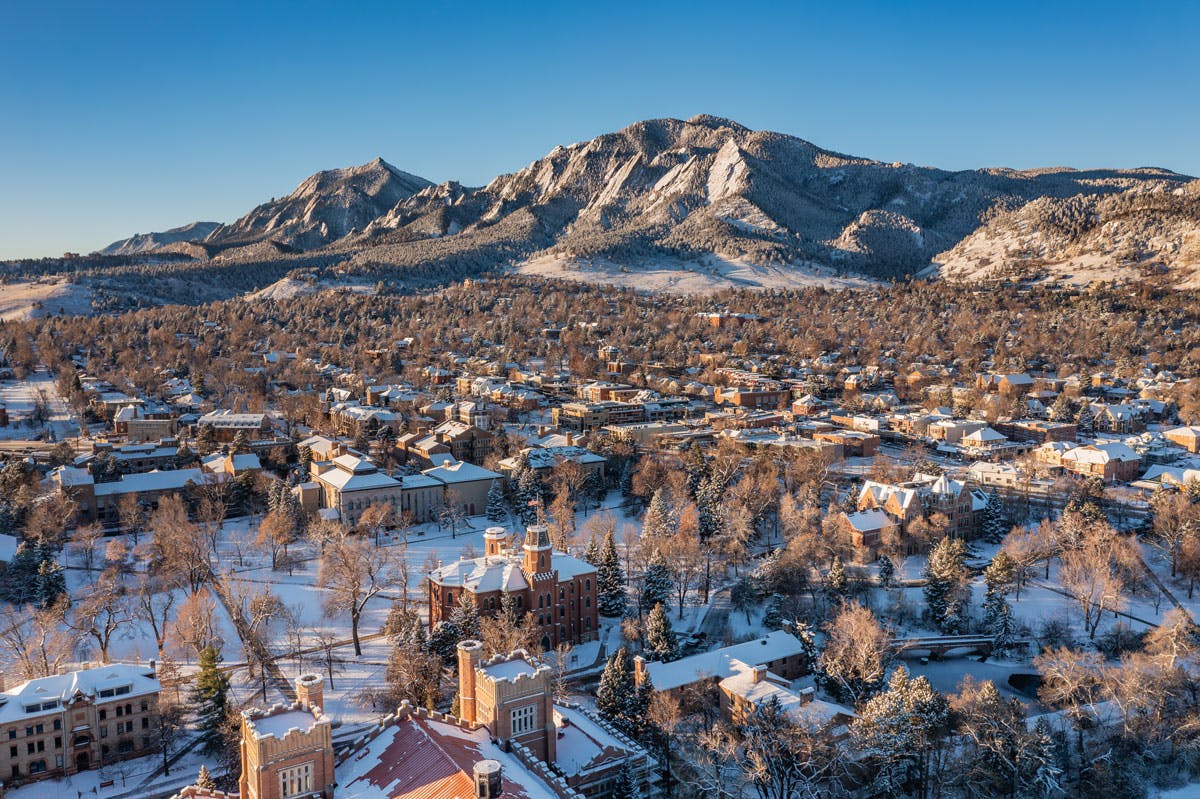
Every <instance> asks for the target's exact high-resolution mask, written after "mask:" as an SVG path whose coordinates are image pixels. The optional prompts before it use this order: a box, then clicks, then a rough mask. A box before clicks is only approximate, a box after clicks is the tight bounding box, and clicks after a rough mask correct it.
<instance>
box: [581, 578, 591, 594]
mask: <svg viewBox="0 0 1200 799" xmlns="http://www.w3.org/2000/svg"><path fill="white" fill-rule="evenodd" d="M583 590H585V591H591V590H592V578H590V577H589V578H588V579H586V580H584V581H583Z"/></svg>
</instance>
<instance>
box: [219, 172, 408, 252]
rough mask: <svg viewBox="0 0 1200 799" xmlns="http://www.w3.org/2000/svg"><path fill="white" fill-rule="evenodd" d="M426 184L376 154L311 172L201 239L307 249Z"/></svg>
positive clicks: (374, 215) (366, 221)
mask: <svg viewBox="0 0 1200 799" xmlns="http://www.w3.org/2000/svg"><path fill="white" fill-rule="evenodd" d="M429 185H431V184H430V182H429V181H428V180H425V178H422V177H417V176H416V175H410V174H409V173H407V172H403V171H401V170H399V169H397V168H396V167H394V166H392V165H391V164H389V163H387V162H386V161H384V160H383V159H382V158H376V159H375V160H374V161H371V162H370V163H367V164H363V165H362V166H354V167H348V168H345V169H329V170H326V171H323V172H318V173H316V174H315V175H312V176H311V177H309V178H308V179H307V180H305V181H304V182H303V183H301V184H300V185H299V186H298V187H297V188H296V190H295V191H293V192H292V193H291V194H289V195H288V196H286V197H283V198H281V199H278V200H275V199H273V200H271V201H270V202H266V203H263V204H262V205H260V206H258V207H257V208H255V209H254V210H253V211H251V212H250V213H248V214H246V215H245V216H243V217H242V218H241V219H239V220H237V221H236V222H233V223H231V224H229V225H222V226H220V227H218V228H217V229H216V230H213V231H212V232H211V233H210V234H209V235H208V236H207V237H206V238H205V239H204V243H205V244H211V245H219V246H222V247H225V246H232V245H245V244H251V243H253V242H258V241H266V240H271V241H274V242H276V243H278V244H282V245H285V246H287V247H294V248H297V249H301V250H311V249H315V248H317V247H321V246H323V245H325V244H328V243H330V242H333V241H336V240H338V239H340V238H342V237H343V236H345V235H346V234H348V233H351V232H353V231H356V230H362V229H363V228H365V227H366V226H367V225H368V224H370V223H371V222H372V221H373V220H374V219H375V218H377V217H378V216H380V215H381V214H383V213H386V212H387V211H388V210H389V209H390V208H392V207H393V206H395V204H396V203H397V202H400V201H401V200H403V199H405V198H407V197H411V196H412V195H413V194H415V193H416V192H418V191H420V190H421V189H424V188H425V187H427V186H429Z"/></svg>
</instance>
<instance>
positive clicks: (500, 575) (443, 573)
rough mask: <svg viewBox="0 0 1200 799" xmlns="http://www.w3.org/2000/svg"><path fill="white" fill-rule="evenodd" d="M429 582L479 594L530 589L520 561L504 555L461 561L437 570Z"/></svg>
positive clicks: (430, 576) (431, 575)
mask: <svg viewBox="0 0 1200 799" xmlns="http://www.w3.org/2000/svg"><path fill="white" fill-rule="evenodd" d="M429 578H430V579H431V580H433V582H435V583H437V584H439V585H446V586H462V587H463V588H466V589H467V590H469V591H471V592H472V593H477V594H481V593H488V592H490V591H523V590H525V589H526V588H527V587H528V585H529V584H528V583H527V582H526V581H525V575H524V573H522V571H521V563H520V561H519V560H516V559H513V558H508V557H505V556H502V555H491V556H488V557H483V558H472V559H470V560H457V561H454V562H453V563H448V564H446V565H445V566H441V567H439V568H437V569H434V570H433V572H432V573H431V574H430V575H429Z"/></svg>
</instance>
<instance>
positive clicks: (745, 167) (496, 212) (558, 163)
mask: <svg viewBox="0 0 1200 799" xmlns="http://www.w3.org/2000/svg"><path fill="white" fill-rule="evenodd" d="M1191 180H1192V179H1191V178H1188V177H1186V176H1183V175H1179V174H1176V173H1174V172H1170V171H1168V170H1165V169H1154V168H1142V169H1133V170H1087V171H1082V170H1073V169H1066V168H1056V169H1042V170H1027V171H1018V170H1012V169H1004V168H995V169H978V170H967V171H958V172H952V171H946V170H941V169H937V168H933V167H921V166H914V165H912V164H901V163H884V162H880V161H875V160H871V159H869V158H860V157H856V156H850V155H844V154H841V153H837V152H833V151H830V150H825V149H822V148H820V147H818V146H816V145H814V144H812V143H810V142H807V141H804V140H803V139H799V138H796V137H794V136H788V135H785V134H780V133H772V132H769V131H755V130H750V129H749V128H746V127H744V126H742V125H739V124H738V123H736V122H733V121H731V120H728V119H722V118H719V117H712V116H697V117H693V118H692V119H689V120H687V121H682V120H677V119H653V120H647V121H643V122H637V123H635V124H633V125H630V126H629V127H627V128H624V129H623V130H620V131H617V132H615V133H609V134H605V135H602V136H598V137H596V138H594V139H592V140H590V141H585V142H579V143H575V144H571V145H568V146H565V147H564V146H559V147H555V148H554V149H553V150H551V151H550V152H549V153H548V154H547V155H545V156H544V157H542V158H540V159H538V160H536V161H534V162H533V163H531V164H529V165H528V166H526V167H525V168H524V169H520V170H518V171H516V172H513V173H510V174H505V175H500V176H498V177H496V178H494V179H493V180H492V181H491V182H490V183H488V184H487V185H486V186H483V187H480V188H471V187H467V186H463V185H461V184H460V183H457V182H447V183H443V184H440V185H433V184H431V183H430V182H429V181H427V180H424V179H423V178H419V177H416V176H414V175H410V174H408V173H405V172H401V171H400V170H398V169H396V168H395V167H393V166H391V165H389V164H387V163H385V162H384V161H382V160H381V159H376V160H375V161H372V162H371V163H369V164H365V165H363V166H359V167H352V168H348V169H335V170H329V171H326V172H319V173H317V174H316V175H313V176H312V177H310V178H309V179H307V180H306V181H304V182H303V183H302V184H301V185H300V187H299V188H297V189H296V191H294V192H293V193H292V194H290V195H289V196H287V197H284V198H282V199H279V200H272V201H270V202H268V203H265V204H263V205H260V206H259V207H258V208H255V209H254V210H253V211H251V212H250V213H249V214H247V215H246V216H244V217H243V218H241V219H239V220H238V221H236V222H234V223H232V224H229V225H222V226H220V227H218V228H216V229H215V230H213V231H212V232H211V233H209V234H208V235H207V236H206V237H204V238H203V240H202V241H199V242H197V243H196V244H189V245H182V244H175V245H173V249H175V250H177V251H179V252H184V253H186V254H188V255H191V256H192V257H211V258H217V259H220V260H223V261H229V260H234V261H239V262H247V261H253V260H256V259H257V260H263V259H269V260H272V261H278V260H279V259H280V258H286V257H289V254H293V253H296V252H297V251H303V252H304V253H305V257H310V256H313V255H316V254H318V253H328V254H329V256H330V257H333V258H335V259H336V260H337V261H338V262H339V263H340V266H339V269H340V270H342V271H357V272H361V273H363V274H364V275H366V274H367V273H368V272H374V273H379V272H381V271H384V272H386V271H394V272H395V276H397V277H402V276H405V275H420V276H421V277H426V278H437V277H439V276H441V277H454V276H462V275H465V274H471V273H474V272H478V271H480V270H482V269H488V268H494V267H496V266H515V267H516V268H519V269H526V270H531V271H534V272H535V273H538V274H559V275H561V276H564V277H572V278H574V279H585V280H601V281H614V280H615V281H616V282H624V283H626V284H628V285H639V283H638V281H639V280H642V279H646V280H648V278H645V275H646V274H647V272H648V271H649V270H658V271H661V270H663V269H667V270H684V271H688V270H690V271H692V272H696V273H701V274H704V275H707V276H709V277H711V278H712V281H710V284H711V285H719V284H721V282H722V281H724V284H725V285H792V284H793V283H795V282H796V281H797V280H799V281H800V282H805V281H809V282H811V280H818V281H825V282H828V281H829V280H831V279H836V280H841V279H843V278H845V277H847V276H850V277H853V276H860V277H864V276H865V277H868V278H893V277H903V276H906V275H911V274H916V273H920V272H922V270H926V271H928V270H930V269H931V267H930V265H931V264H932V263H934V262H935V258H936V259H937V260H938V262H942V263H944V264H945V268H944V269H943V272H944V273H945V274H947V275H957V274H968V273H973V272H974V271H978V270H972V269H971V268H968V267H965V266H963V264H965V263H967V261H969V260H970V258H972V257H975V256H974V255H971V254H968V253H967V251H966V250H965V249H964V248H969V249H970V253H983V255H982V256H981V257H985V258H989V259H992V261H997V260H1000V261H1003V260H1004V259H1006V258H1007V257H1008V256H1007V255H1006V252H1007V250H1005V249H1004V247H1001V248H1000V249H999V250H997V249H996V247H994V246H991V245H990V244H989V245H988V246H983V244H982V243H981V242H984V241H987V242H991V241H993V240H995V239H996V238H997V235H998V234H997V233H996V232H995V230H993V228H996V226H998V225H1002V224H1007V225H1008V227H1006V228H1005V229H1006V230H1008V229H1009V228H1013V229H1017V228H1019V229H1020V230H1021V231H1023V232H1022V235H1026V236H1033V237H1035V238H1036V237H1037V236H1038V235H1039V231H1043V230H1044V232H1045V234H1046V235H1057V234H1055V233H1054V229H1053V225H1054V219H1056V218H1057V212H1056V213H1050V214H1045V213H1041V212H1040V211H1039V209H1042V208H1076V207H1077V206H1078V205H1079V204H1080V203H1083V204H1084V205H1087V204H1089V203H1090V204H1093V205H1095V206H1096V209H1097V213H1101V214H1103V215H1105V219H1106V220H1107V221H1106V224H1107V228H1106V230H1108V233H1106V234H1105V236H1106V237H1108V238H1110V239H1112V240H1113V241H1124V240H1125V238H1126V237H1125V234H1124V233H1122V231H1123V230H1124V229H1125V226H1127V225H1130V224H1134V223H1135V221H1136V224H1137V225H1139V226H1140V228H1139V229H1143V230H1144V235H1143V234H1134V233H1132V232H1131V233H1130V235H1135V238H1137V241H1138V247H1137V255H1138V257H1139V258H1140V259H1141V260H1142V261H1145V260H1146V259H1151V260H1152V259H1154V258H1156V257H1157V256H1158V255H1159V254H1160V247H1161V248H1167V249H1168V250H1169V249H1171V248H1174V250H1177V251H1179V252H1180V253H1182V255H1181V256H1180V257H1179V259H1177V260H1181V262H1182V260H1186V258H1187V257H1191V256H1188V255H1187V253H1190V252H1193V251H1194V249H1195V247H1194V243H1189V242H1194V240H1195V239H1194V237H1195V235H1196V229H1197V226H1196V223H1195V217H1194V214H1191V215H1189V214H1190V212H1188V211H1186V209H1185V208H1183V206H1186V207H1189V208H1190V207H1191V206H1190V205H1188V202H1185V200H1186V198H1189V197H1194V196H1195V194H1196V189H1195V184H1193V185H1192V186H1188V184H1189V181H1191ZM1185 186H1188V187H1187V188H1184V187H1185ZM1126 196H1128V197H1139V198H1165V199H1163V201H1162V202H1160V203H1159V205H1158V206H1155V207H1150V206H1147V205H1145V203H1148V202H1150V200H1146V199H1143V200H1141V201H1139V202H1141V203H1142V205H1138V206H1137V207H1136V208H1134V209H1133V210H1130V211H1128V212H1127V211H1125V210H1121V209H1123V208H1124V207H1125V206H1124V205H1122V203H1125V202H1126V201H1125V200H1119V199H1117V198H1120V197H1126ZM1170 198H1177V199H1170ZM1155 202H1157V201H1155ZM1177 206H1179V208H1177ZM1027 207H1028V211H1023V210H1022V209H1026V208H1027ZM1106 209H1107V210H1106ZM1156 209H1157V210H1156ZM1172 209H1174V210H1172ZM1181 209H1182V210H1181ZM1159 211H1161V212H1163V213H1168V214H1170V215H1171V217H1170V218H1171V219H1173V220H1175V222H1174V223H1173V224H1175V228H1173V230H1175V232H1174V233H1172V234H1171V236H1170V237H1168V238H1169V239H1170V240H1169V241H1168V240H1167V239H1163V238H1162V237H1160V236H1155V235H1150V232H1149V230H1150V229H1149V228H1148V227H1147V224H1146V220H1147V219H1154V218H1157V217H1156V216H1155V215H1156V214H1157V213H1159ZM1005 219H1011V220H1013V221H1012V222H1011V223H1005V222H1003V220H1005ZM1137 220H1141V221H1137ZM997 229H998V228H997ZM1005 235H1006V236H1008V238H1006V239H1005V241H1008V239H1009V238H1011V233H1006V234H1005ZM114 246H116V245H114ZM159 246H164V247H166V248H168V249H171V248H172V245H159ZM1006 246H1007V245H1005V247H1006ZM183 247H187V248H188V249H181V248H183ZM1110 249H1111V248H1110ZM1051 250H1053V248H1051ZM985 251H986V252H985ZM939 254H945V257H944V258H943V257H941V256H939ZM1123 254H1125V255H1128V254H1129V253H1128V252H1124V251H1123ZM1051 257H1053V256H1052V255H1051ZM1103 257H1104V258H1114V257H1116V253H1115V250H1114V251H1113V252H1109V253H1108V254H1107V255H1104V256H1103ZM1173 262H1174V261H1172V263H1173ZM556 270H557V271H556ZM935 271H936V270H935ZM985 271H986V270H985ZM617 273H620V274H621V275H624V277H621V278H620V279H619V280H617V279H616V278H617ZM707 279H708V278H706V280H707ZM713 281H715V282H713ZM655 285H657V284H655V283H653V281H651V282H650V283H648V284H647V285H646V287H648V288H653V287H655Z"/></svg>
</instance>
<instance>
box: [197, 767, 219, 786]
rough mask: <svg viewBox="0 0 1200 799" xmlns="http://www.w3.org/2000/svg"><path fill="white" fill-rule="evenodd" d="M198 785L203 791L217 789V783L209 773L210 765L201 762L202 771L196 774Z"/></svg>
mask: <svg viewBox="0 0 1200 799" xmlns="http://www.w3.org/2000/svg"><path fill="white" fill-rule="evenodd" d="M196 787H197V788H199V789H200V790H202V791H215V790H216V789H217V783H216V781H215V780H214V779H213V778H212V775H211V774H209V773H208V766H206V765H204V764H203V763H201V764H200V773H199V774H198V775H197V776H196Z"/></svg>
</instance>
